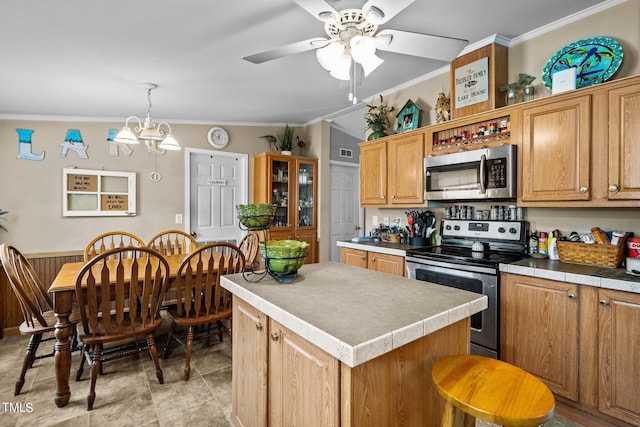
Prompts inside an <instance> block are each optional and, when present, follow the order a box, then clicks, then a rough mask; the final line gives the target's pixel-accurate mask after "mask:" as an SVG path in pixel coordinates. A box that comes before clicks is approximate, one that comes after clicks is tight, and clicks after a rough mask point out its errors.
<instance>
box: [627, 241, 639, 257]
mask: <svg viewBox="0 0 640 427" xmlns="http://www.w3.org/2000/svg"><path fill="white" fill-rule="evenodd" d="M627 256H628V257H629V258H640V237H629V238H628V239H627Z"/></svg>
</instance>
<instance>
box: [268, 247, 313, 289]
mask: <svg viewBox="0 0 640 427" xmlns="http://www.w3.org/2000/svg"><path fill="white" fill-rule="evenodd" d="M308 253H309V244H308V243H307V242H300V241H297V240H269V241H267V242H266V244H265V243H264V242H260V255H261V256H262V258H263V259H264V263H265V266H266V268H267V271H268V272H269V274H270V275H271V276H272V277H273V278H274V279H276V280H277V281H279V282H281V283H291V282H292V281H293V280H294V279H295V278H296V275H297V272H298V269H299V268H300V267H302V265H303V264H304V260H305V258H306V257H307V254H308Z"/></svg>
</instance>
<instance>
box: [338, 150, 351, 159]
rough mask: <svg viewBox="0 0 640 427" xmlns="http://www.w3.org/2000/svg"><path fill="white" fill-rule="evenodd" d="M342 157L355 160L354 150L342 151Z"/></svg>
mask: <svg viewBox="0 0 640 427" xmlns="http://www.w3.org/2000/svg"><path fill="white" fill-rule="evenodd" d="M340 157H346V158H347V159H352V158H353V150H349V149H348V148H341V149H340Z"/></svg>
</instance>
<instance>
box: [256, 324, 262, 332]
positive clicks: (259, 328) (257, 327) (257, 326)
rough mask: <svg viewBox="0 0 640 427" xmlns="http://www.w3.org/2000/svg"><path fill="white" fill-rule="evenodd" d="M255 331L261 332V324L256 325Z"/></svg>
mask: <svg viewBox="0 0 640 427" xmlns="http://www.w3.org/2000/svg"><path fill="white" fill-rule="evenodd" d="M256 329H257V330H259V331H261V330H262V322H258V323H256Z"/></svg>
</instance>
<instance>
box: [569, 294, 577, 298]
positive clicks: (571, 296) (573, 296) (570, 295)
mask: <svg viewBox="0 0 640 427" xmlns="http://www.w3.org/2000/svg"><path fill="white" fill-rule="evenodd" d="M567 296H568V297H569V299H576V298H577V297H576V294H569V295H567Z"/></svg>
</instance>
